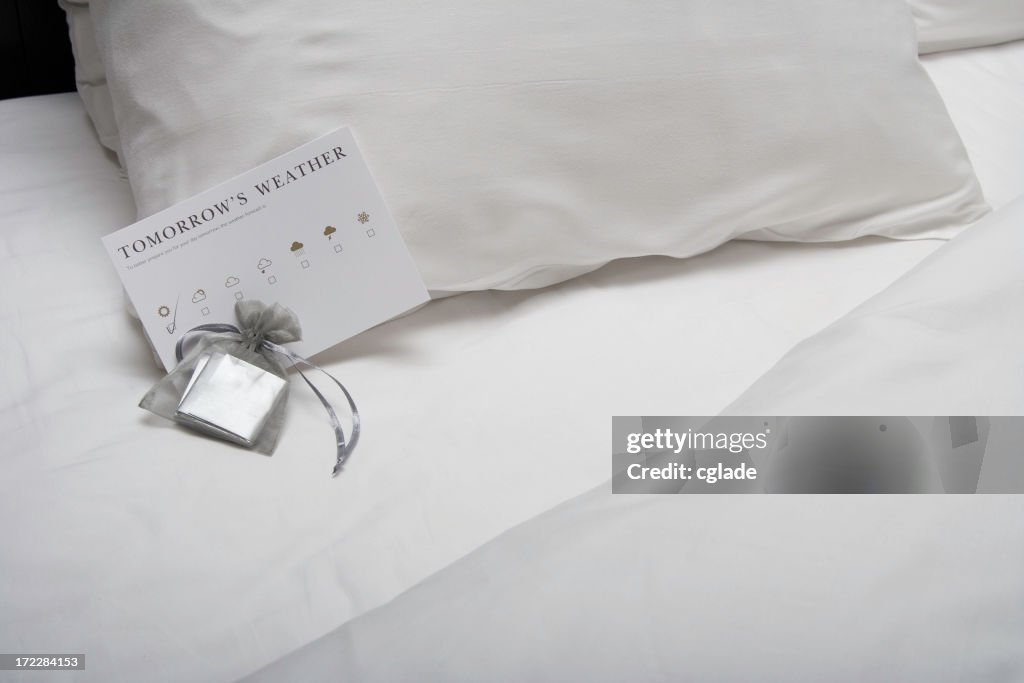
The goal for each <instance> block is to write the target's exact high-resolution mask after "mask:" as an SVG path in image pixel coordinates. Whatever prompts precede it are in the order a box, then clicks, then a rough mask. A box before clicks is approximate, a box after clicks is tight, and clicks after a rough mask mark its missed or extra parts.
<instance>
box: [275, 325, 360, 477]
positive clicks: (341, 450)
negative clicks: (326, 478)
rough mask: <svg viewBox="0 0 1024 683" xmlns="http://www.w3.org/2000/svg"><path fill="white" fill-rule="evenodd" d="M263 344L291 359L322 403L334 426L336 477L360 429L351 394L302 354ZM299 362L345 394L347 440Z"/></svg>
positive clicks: (334, 415) (333, 413)
mask: <svg viewBox="0 0 1024 683" xmlns="http://www.w3.org/2000/svg"><path fill="white" fill-rule="evenodd" d="M263 345H264V346H265V347H266V348H268V349H270V350H271V351H274V352H276V353H280V354H281V355H283V356H284V357H286V358H287V359H288V360H290V361H292V363H294V364H295V369H296V371H297V372H298V373H299V375H300V376H301V377H302V379H303V381H305V382H306V384H307V385H309V388H310V389H311V390H312V391H313V393H314V394H316V397H317V398H318V399H320V403H321V404H322V405H323V407H324V410H325V411H327V416H328V417H329V418H330V420H331V427H333V428H334V441H335V444H336V446H337V459H336V461H335V463H334V469H333V470H332V471H331V476H332V477H337V476H338V475H339V474H341V470H342V468H343V467H344V465H345V461H346V460H348V457H349V456H350V455H351V454H352V451H354V450H355V448H356V444H358V443H359V434H360V432H361V431H362V429H361V425H360V419H359V409H358V408H356V402H355V400H354V399H353V398H352V394H350V393H349V392H348V389H346V388H345V385H344V384H342V383H341V382H340V381H338V379H337V378H336V377H335V376H334V375H332V374H331V373H329V372H327V371H326V370H324V369H323V368H322V367H320V366H319V365H317V364H315V363H311V362H309V361H308V360H306V359H305V358H303V357H302V356H299V355H296V354H294V353H292V352H291V351H289V350H288V349H286V348H284V347H283V346H280V345H278V344H274V343H273V342H267V341H265V342H263ZM300 364H301V365H305V366H306V367H308V368H311V369H313V370H319V371H320V372H322V373H323V374H325V375H327V377H328V378H329V379H330V380H331V381H332V382H334V383H335V384H336V385H337V386H338V388H339V389H341V392H342V393H343V394H345V399H346V400H347V401H348V407H349V410H350V411H351V413H352V434H351V438H349V439H348V440H347V441H346V439H345V430H344V429H342V426H341V421H340V420H339V419H338V414H337V413H336V412H335V411H334V407H333V406H332V405H331V402H330V401H328V400H327V398H326V397H325V396H324V395H323V393H321V391H320V390H319V389H317V388H316V385H315V384H313V382H312V381H311V380H310V379H309V378H308V377H306V374H305V373H304V372H302V370H301V369H300V368H299V367H298V366H299V365H300Z"/></svg>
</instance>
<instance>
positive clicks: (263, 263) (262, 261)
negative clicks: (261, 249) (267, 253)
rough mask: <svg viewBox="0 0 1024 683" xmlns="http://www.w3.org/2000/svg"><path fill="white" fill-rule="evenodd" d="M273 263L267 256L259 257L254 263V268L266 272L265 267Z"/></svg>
mask: <svg viewBox="0 0 1024 683" xmlns="http://www.w3.org/2000/svg"><path fill="white" fill-rule="evenodd" d="M271 265H273V262H272V261H271V260H270V259H268V258H261V259H260V262H259V263H257V264H256V269H257V270H259V271H260V272H261V273H265V272H267V268H269V267H270V266H271Z"/></svg>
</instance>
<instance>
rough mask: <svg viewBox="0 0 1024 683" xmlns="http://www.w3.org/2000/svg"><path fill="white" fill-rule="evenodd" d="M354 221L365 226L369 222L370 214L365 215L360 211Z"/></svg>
mask: <svg viewBox="0 0 1024 683" xmlns="http://www.w3.org/2000/svg"><path fill="white" fill-rule="evenodd" d="M356 220H357V221H359V222H360V223H362V224H363V225H366V224H367V223H369V222H370V214H368V213H366V212H365V211H360V212H359V215H358V216H356Z"/></svg>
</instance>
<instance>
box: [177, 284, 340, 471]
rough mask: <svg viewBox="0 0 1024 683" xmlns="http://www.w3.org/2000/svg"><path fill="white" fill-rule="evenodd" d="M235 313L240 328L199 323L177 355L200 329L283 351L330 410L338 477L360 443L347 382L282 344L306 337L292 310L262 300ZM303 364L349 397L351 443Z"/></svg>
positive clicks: (253, 346)
mask: <svg viewBox="0 0 1024 683" xmlns="http://www.w3.org/2000/svg"><path fill="white" fill-rule="evenodd" d="M235 315H236V316H237V317H238V322H239V325H240V327H235V326H234V325H229V324H226V323H211V324H208V325H198V326H196V327H193V328H192V329H190V330H188V331H187V332H185V333H184V334H182V335H181V337H179V338H178V343H177V344H176V345H175V347H174V355H175V356H176V357H177V359H178V362H179V363H180V362H181V360H182V358H184V345H185V338H186V337H188V336H189V335H191V334H193V333H196V332H209V333H214V334H220V335H223V336H224V337H225V338H229V339H237V340H238V341H240V342H242V344H244V345H245V346H246V347H247V348H249V349H250V350H252V351H255V352H257V353H260V352H263V351H270V352H272V353H279V354H281V355H282V356H284V357H285V358H287V359H288V360H289V361H291V362H292V365H293V366H294V367H295V370H296V372H298V373H299V375H300V376H301V377H302V379H303V380H304V381H305V382H306V384H307V385H309V388H310V389H312V390H313V393H314V394H316V397H317V398H318V399H320V403H321V404H322V405H323V407H324V410H326V411H327V415H328V417H329V418H330V420H331V426H332V427H333V428H334V439H335V443H336V444H337V460H336V461H335V463H334V469H333V470H332V471H331V476H332V477H336V476H338V475H339V474H340V473H341V469H342V466H343V465H344V464H345V461H346V460H348V457H349V456H350V455H351V454H352V451H354V450H355V447H356V444H357V443H358V442H359V432H360V420H359V410H358V409H357V408H356V403H355V401H354V400H353V399H352V394H350V393H348V389H346V388H345V385H344V384H342V383H341V382H339V381H338V380H337V378H335V377H334V375H332V374H331V373H329V372H327V371H326V370H324V369H323V368H322V367H320V366H319V365H316V364H315V363H311V362H309V361H308V360H306V359H305V358H303V357H302V356H299V355H298V354H295V353H292V352H291V351H289V350H288V349H286V348H284V347H283V346H281V344H287V343H288V342H293V341H298V340H300V339H301V338H302V330H301V328H300V326H299V319H298V318H297V317H296V316H295V314H294V313H293V312H292V311H291V310H289V309H287V308H285V307H284V306H282V305H280V304H277V303H274V304H271V305H270V306H267V305H266V304H264V303H263V302H261V301H252V300H245V301H239V302H238V303H236V304H235ZM299 365H304V366H306V367H308V368H312V369H313V370H319V371H320V372H322V373H323V374H325V375H327V377H328V378H330V380H331V381H332V382H334V383H335V384H337V385H338V388H339V389H341V391H342V393H344V394H345V398H346V399H348V406H349V409H350V410H351V412H352V438H351V439H349V440H348V441H347V442H346V440H345V431H344V430H343V429H342V427H341V422H340V421H339V420H338V414H337V413H336V412H335V411H334V407H333V406H332V405H331V403H330V401H328V400H327V398H326V397H324V395H323V394H322V393H321V392H320V390H319V389H317V388H316V385H314V384H313V382H311V381H310V380H309V378H308V377H306V375H305V374H304V373H303V372H302V370H301V369H300V368H299Z"/></svg>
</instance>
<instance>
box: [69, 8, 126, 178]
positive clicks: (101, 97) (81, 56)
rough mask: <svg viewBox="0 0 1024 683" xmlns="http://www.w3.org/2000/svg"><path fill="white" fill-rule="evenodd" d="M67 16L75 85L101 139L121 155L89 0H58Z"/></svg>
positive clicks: (112, 105)
mask: <svg viewBox="0 0 1024 683" xmlns="http://www.w3.org/2000/svg"><path fill="white" fill-rule="evenodd" d="M57 1H58V3H59V4H60V6H61V9H63V10H64V13H65V15H66V16H67V20H68V34H69V35H70V38H71V52H72V54H73V55H74V58H75V86H76V88H77V90H78V95H79V97H81V98H82V103H83V104H84V105H85V111H86V113H87V114H88V115H89V118H90V119H91V120H92V124H93V127H94V128H95V129H96V135H97V137H99V140H100V143H101V144H102V145H103V146H104V147H107V148H109V149H111V150H113V151H114V152H116V153H117V155H118V158H120V156H121V145H120V140H119V139H118V134H117V122H116V121H115V119H114V104H113V102H111V100H110V89H109V88H108V87H107V73H106V70H105V69H104V68H103V62H102V61H100V54H99V50H98V48H97V47H96V35H95V32H94V30H93V26H92V16H91V15H90V12H89V2H88V0H57Z"/></svg>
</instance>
